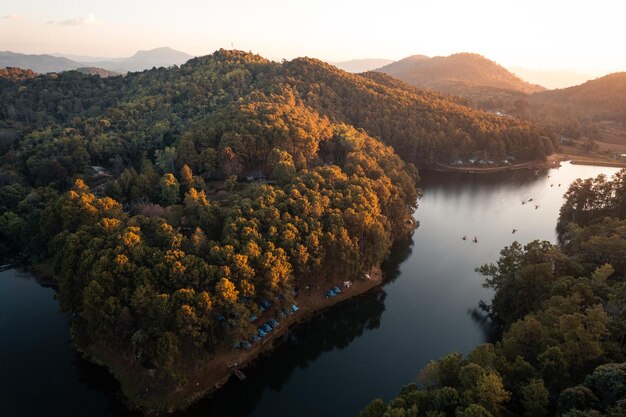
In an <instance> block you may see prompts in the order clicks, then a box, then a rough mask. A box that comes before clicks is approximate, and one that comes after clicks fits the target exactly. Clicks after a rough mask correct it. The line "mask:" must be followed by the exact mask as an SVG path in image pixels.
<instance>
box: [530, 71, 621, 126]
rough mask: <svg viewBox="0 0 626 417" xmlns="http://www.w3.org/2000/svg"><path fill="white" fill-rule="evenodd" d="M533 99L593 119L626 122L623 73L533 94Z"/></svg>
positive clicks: (535, 101)
mask: <svg viewBox="0 0 626 417" xmlns="http://www.w3.org/2000/svg"><path fill="white" fill-rule="evenodd" d="M531 99H532V102H534V103H537V104H551V105H559V104H562V103H565V105H566V106H567V107H568V108H569V109H573V110H575V111H578V112H579V113H580V114H581V115H582V114H585V115H586V116H588V117H592V118H594V119H596V120H613V121H619V122H622V123H625V124H626V72H617V73H614V74H609V75H606V76H604V77H601V78H597V79H595V80H591V81H587V82H586V83H584V84H581V85H577V86H574V87H569V88H564V89H560V90H551V91H545V92H542V93H540V94H534V95H532V97H531Z"/></svg>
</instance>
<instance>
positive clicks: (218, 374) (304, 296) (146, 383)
mask: <svg viewBox="0 0 626 417" xmlns="http://www.w3.org/2000/svg"><path fill="white" fill-rule="evenodd" d="M369 274H370V276H371V279H370V280H355V281H353V285H352V287H350V288H342V292H341V294H339V295H338V296H336V297H334V298H326V297H325V295H324V292H325V291H324V290H325V289H326V286H328V288H331V287H333V286H336V285H335V284H333V283H331V282H330V281H329V282H328V284H324V285H325V286H324V287H320V286H317V287H315V288H312V289H310V290H304V291H301V292H300V294H298V296H297V297H296V303H297V305H298V307H299V311H298V312H296V313H295V314H294V315H292V316H288V317H286V318H284V319H282V320H281V321H280V326H279V328H278V329H276V330H274V331H273V332H272V333H270V334H269V335H268V337H266V338H265V339H263V341H262V342H258V343H256V344H254V345H253V346H252V347H251V348H250V349H248V350H241V349H237V350H233V349H231V348H230V347H227V346H221V347H219V348H218V349H217V350H216V351H215V352H213V353H212V354H209V353H208V352H200V354H199V355H198V356H196V357H192V358H187V360H186V361H184V363H181V364H180V368H181V369H180V372H181V373H182V374H184V375H185V377H186V382H185V383H184V384H183V385H182V386H174V385H173V384H163V381H158V380H156V379H155V377H154V370H150V369H146V368H143V367H142V366H141V365H139V364H138V363H137V361H136V360H135V359H134V355H133V354H132V352H130V351H120V350H115V349H111V346H103V345H100V344H94V345H91V346H89V347H87V349H86V350H81V351H80V352H81V354H83V356H85V357H86V358H87V359H88V360H90V361H91V362H94V363H96V364H98V365H100V366H103V367H105V368H106V369H107V370H108V371H109V372H110V373H111V374H112V375H113V376H114V378H115V379H116V380H117V381H118V383H119V384H120V391H121V393H122V395H123V397H124V402H125V403H126V404H127V406H128V407H129V408H131V409H134V410H138V411H141V412H143V413H144V414H146V415H163V414H169V413H173V412H175V411H179V410H182V409H185V408H187V407H189V406H190V405H191V404H193V403H195V402H197V401H199V400H200V399H202V398H204V397H206V396H208V395H210V394H212V393H213V392H215V391H217V390H218V389H219V388H221V387H222V386H223V385H224V384H225V383H226V382H227V381H228V380H229V379H230V378H231V376H235V375H234V371H235V369H237V370H240V371H241V370H245V368H246V367H247V366H249V365H250V364H252V363H253V362H254V361H255V360H257V359H258V358H260V357H261V356H263V355H265V354H268V353H270V352H271V351H272V350H273V349H274V348H275V347H276V346H278V345H279V344H280V342H281V337H282V336H284V335H286V334H287V333H288V332H289V331H290V330H291V329H292V328H294V327H295V326H297V325H299V324H301V323H304V322H307V321H309V320H311V319H312V318H313V317H315V316H317V315H319V314H321V313H322V312H324V311H325V310H327V309H329V308H332V307H334V306H336V305H338V304H341V303H343V302H345V301H348V300H351V299H354V298H356V297H358V296H361V295H363V294H365V293H367V292H369V291H371V290H373V289H375V288H378V287H380V286H381V285H383V284H384V277H383V273H382V269H381V267H380V266H377V267H374V268H372V269H371V270H370V273H369ZM269 318H270V317H263V319H261V318H260V319H259V322H260V323H262V322H264V321H266V320H269ZM75 348H76V346H75ZM233 363H236V364H237V365H236V366H235V367H232V366H230V364H233ZM165 385H167V386H165Z"/></svg>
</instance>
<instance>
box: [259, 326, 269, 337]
mask: <svg viewBox="0 0 626 417" xmlns="http://www.w3.org/2000/svg"><path fill="white" fill-rule="evenodd" d="M257 334H258V335H259V337H265V336H267V333H265V331H264V330H263V329H262V328H260V327H259V328H258V330H257Z"/></svg>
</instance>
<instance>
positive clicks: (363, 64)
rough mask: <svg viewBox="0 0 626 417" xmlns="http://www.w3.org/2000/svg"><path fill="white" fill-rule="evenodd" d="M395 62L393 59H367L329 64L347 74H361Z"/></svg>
mask: <svg viewBox="0 0 626 417" xmlns="http://www.w3.org/2000/svg"><path fill="white" fill-rule="evenodd" d="M392 62H393V59H383V58H366V59H353V60H351V61H343V62H329V64H332V65H334V66H336V67H337V68H339V69H342V70H344V71H347V72H352V73H356V74H358V73H360V72H366V71H371V70H374V69H376V68H380V67H384V66H385V65H389V64H391V63H392Z"/></svg>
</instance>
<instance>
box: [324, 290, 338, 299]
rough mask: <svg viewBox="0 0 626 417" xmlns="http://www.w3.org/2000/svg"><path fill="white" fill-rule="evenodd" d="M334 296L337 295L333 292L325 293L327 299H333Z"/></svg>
mask: <svg viewBox="0 0 626 417" xmlns="http://www.w3.org/2000/svg"><path fill="white" fill-rule="evenodd" d="M336 295H337V294H335V293H334V292H333V290H328V291H327V292H326V297H328V298H333V297H335V296H336Z"/></svg>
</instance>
